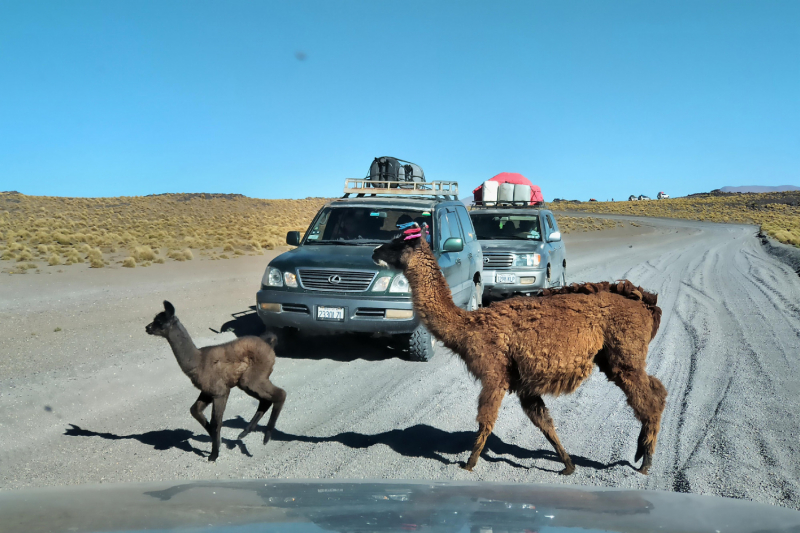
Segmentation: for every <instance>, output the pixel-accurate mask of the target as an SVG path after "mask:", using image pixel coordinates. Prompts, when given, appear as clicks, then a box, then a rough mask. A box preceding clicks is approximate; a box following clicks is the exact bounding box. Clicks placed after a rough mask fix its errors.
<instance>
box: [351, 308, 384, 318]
mask: <svg viewBox="0 0 800 533" xmlns="http://www.w3.org/2000/svg"><path fill="white" fill-rule="evenodd" d="M356 316H358V317H362V318H383V317H385V316H386V309H377V308H375V307H359V308H358V309H356Z"/></svg>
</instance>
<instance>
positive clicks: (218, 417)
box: [208, 391, 230, 461]
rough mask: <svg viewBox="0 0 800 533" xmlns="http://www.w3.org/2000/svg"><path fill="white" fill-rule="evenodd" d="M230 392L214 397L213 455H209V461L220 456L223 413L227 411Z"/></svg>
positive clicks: (212, 416)
mask: <svg viewBox="0 0 800 533" xmlns="http://www.w3.org/2000/svg"><path fill="white" fill-rule="evenodd" d="M228 394H230V391H228V392H226V393H225V394H224V395H223V396H217V397H216V398H214V407H213V411H212V412H211V430H212V434H211V455H209V456H208V460H209V461H216V460H217V457H219V445H220V440H221V439H222V415H223V414H224V413H225V406H226V405H227V404H228Z"/></svg>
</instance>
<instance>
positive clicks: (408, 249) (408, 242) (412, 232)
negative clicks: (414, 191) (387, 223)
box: [372, 222, 428, 270]
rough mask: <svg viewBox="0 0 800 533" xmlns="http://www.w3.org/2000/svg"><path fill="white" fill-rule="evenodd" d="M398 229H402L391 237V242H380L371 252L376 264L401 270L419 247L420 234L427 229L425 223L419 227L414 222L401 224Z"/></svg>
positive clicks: (420, 241)
mask: <svg viewBox="0 0 800 533" xmlns="http://www.w3.org/2000/svg"><path fill="white" fill-rule="evenodd" d="M400 229H404V230H405V231H404V232H403V233H400V234H399V235H397V237H395V238H394V239H392V241H391V242H388V243H386V244H381V245H380V246H378V247H376V248H375V250H374V251H373V252H372V260H373V261H374V262H375V264H376V265H378V266H382V267H385V268H395V269H397V270H403V269H405V267H406V266H407V265H408V260H409V259H410V258H411V256H412V255H413V254H414V252H416V251H417V250H419V249H420V247H421V246H422V242H423V240H424V239H423V237H422V235H423V234H425V232H427V230H428V226H427V224H423V227H422V228H420V227H419V225H418V224H417V223H416V222H413V223H409V224H403V225H402V226H400Z"/></svg>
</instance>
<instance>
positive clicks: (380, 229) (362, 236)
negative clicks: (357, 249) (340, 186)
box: [306, 206, 431, 244]
mask: <svg viewBox="0 0 800 533" xmlns="http://www.w3.org/2000/svg"><path fill="white" fill-rule="evenodd" d="M425 213H426V212H422V211H408V210H405V209H390V208H383V207H357V206H347V207H327V208H325V210H324V211H323V212H322V213H321V214H320V216H319V217H318V218H317V220H316V222H315V223H314V224H313V226H312V227H311V230H310V231H309V233H308V238H307V239H306V242H308V243H326V244H366V243H374V242H389V241H390V240H392V239H393V238H394V237H395V236H396V235H397V233H398V229H397V225H398V224H404V223H406V222H417V223H419V224H422V223H423V222H427V223H428V224H429V225H430V223H431V222H430V219H431V217H430V216H426V214H425Z"/></svg>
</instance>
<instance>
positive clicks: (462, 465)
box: [458, 463, 475, 472]
mask: <svg viewBox="0 0 800 533" xmlns="http://www.w3.org/2000/svg"><path fill="white" fill-rule="evenodd" d="M458 467H459V468H461V469H462V470H466V471H467V472H472V469H473V468H475V465H470V464H468V463H465V464H460V465H458Z"/></svg>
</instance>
